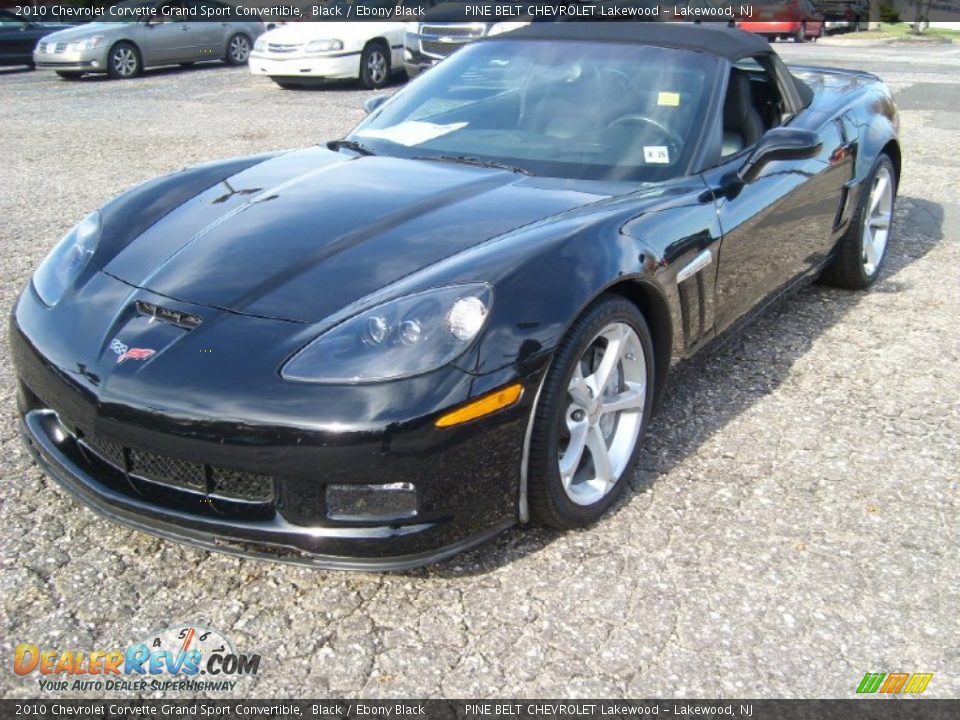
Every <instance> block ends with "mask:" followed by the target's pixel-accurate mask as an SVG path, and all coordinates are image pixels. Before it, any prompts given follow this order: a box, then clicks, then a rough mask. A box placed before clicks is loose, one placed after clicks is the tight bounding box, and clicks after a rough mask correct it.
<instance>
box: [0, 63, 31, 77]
mask: <svg viewBox="0 0 960 720" xmlns="http://www.w3.org/2000/svg"><path fill="white" fill-rule="evenodd" d="M33 71H34V70H33V68H32V67H27V66H26V65H24V66H21V67H17V66H14V67H0V75H22V74H23V73H30V72H33Z"/></svg>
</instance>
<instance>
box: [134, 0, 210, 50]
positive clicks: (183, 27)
mask: <svg viewBox="0 0 960 720" xmlns="http://www.w3.org/2000/svg"><path fill="white" fill-rule="evenodd" d="M165 8H166V10H164V9H165ZM182 8H183V2H181V0H172V1H171V2H165V3H161V4H160V5H159V6H158V14H157V16H156V18H154V19H153V20H151V21H150V22H148V23H147V24H146V29H145V31H144V33H143V45H144V47H143V55H144V64H146V65H166V64H169V63H177V62H188V61H190V60H194V59H195V58H196V54H197V50H196V47H195V46H196V41H195V39H194V34H193V28H192V27H191V26H192V25H194V24H195V23H190V22H185V21H183V20H180V19H178V18H180V17H183V16H182V15H178V14H177V10H180V9H182Z"/></svg>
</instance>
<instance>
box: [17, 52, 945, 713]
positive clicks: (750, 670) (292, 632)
mask: <svg viewBox="0 0 960 720" xmlns="http://www.w3.org/2000/svg"><path fill="white" fill-rule="evenodd" d="M778 49H779V50H781V51H782V53H783V55H784V56H785V57H786V59H787V60H788V61H789V62H803V63H811V64H825V65H835V66H852V67H859V68H863V69H869V70H873V71H875V72H878V73H879V74H881V75H882V76H884V77H885V78H886V79H887V81H888V82H889V83H890V84H891V86H892V87H893V88H894V90H895V91H896V93H897V98H898V101H899V103H900V107H901V110H902V122H903V146H904V172H903V180H902V185H901V188H900V201H899V206H898V211H897V221H896V226H895V232H894V236H893V239H892V245H891V247H890V250H889V253H890V255H889V257H888V260H887V263H886V266H885V269H884V272H883V275H882V278H881V280H880V281H879V282H878V284H877V285H876V286H875V288H874V289H873V291H871V292H868V293H863V294H861V293H851V292H844V291H839V290H833V289H828V288H823V287H818V286H815V287H812V288H810V289H807V290H805V291H803V292H801V293H800V294H799V295H798V296H796V297H794V298H792V299H790V300H788V301H786V302H785V303H783V304H782V305H781V306H780V307H779V308H777V309H776V310H774V311H773V312H771V313H769V314H768V315H766V316H765V317H764V318H763V319H761V321H760V322H758V323H756V324H755V325H753V326H752V327H750V328H749V329H748V330H747V331H746V332H744V333H743V334H741V335H740V336H738V337H736V338H734V339H733V340H731V341H730V342H728V343H727V344H725V345H724V346H723V347H721V348H719V349H718V350H716V351H715V352H713V353H711V354H710V355H708V356H704V357H702V358H699V359H695V360H693V361H691V362H689V363H686V364H683V365H681V366H679V367H677V368H676V371H675V373H674V375H673V378H672V381H671V382H672V384H671V387H670V390H669V395H668V397H667V401H666V404H665V409H664V411H663V412H662V413H661V414H660V415H659V416H658V417H657V418H656V419H655V421H654V422H653V425H652V427H651V431H650V437H649V439H648V441H647V443H646V446H645V449H644V450H643V452H642V454H641V458H640V462H639V465H638V467H637V468H636V471H635V472H634V475H633V478H632V491H631V492H629V493H627V495H626V497H625V498H624V499H623V500H622V502H620V503H619V505H618V506H617V507H616V508H615V510H614V512H612V513H611V514H610V515H608V516H607V517H606V518H605V519H604V520H603V521H602V522H601V523H599V524H598V525H597V526H595V527H593V528H590V529H588V530H584V531H580V532H568V533H557V532H552V531H549V532H548V531H545V530H541V529H535V528H534V529H531V528H526V529H517V530H513V531H509V532H507V533H506V534H504V535H502V536H501V537H499V538H498V539H497V540H495V541H494V542H493V543H490V544H488V545H486V546H484V547H481V548H479V549H477V550H474V551H472V552H469V553H467V554H465V555H462V556H459V557H457V558H455V559H453V560H450V561H448V562H445V563H442V564H440V565H437V566H435V567H431V568H428V569H424V570H420V571H415V572H409V573H399V574H379V575H377V574H372V575H364V574H355V573H345V572H319V571H311V570H307V569H302V568H297V567H288V566H284V565H279V564H272V563H264V562H255V561H246V560H238V559H234V558H229V557H225V556H221V555H211V554H208V553H205V552H200V551H197V550H192V549H188V548H186V547H182V546H180V545H176V544H174V543H171V542H167V541H161V540H157V539H153V538H151V537H149V536H147V535H144V534H141V533H138V532H133V531H129V530H126V529H123V528H121V527H119V526H116V525H113V524H110V523H108V522H105V521H103V520H100V519H99V518H98V517H96V516H95V515H94V514H93V513H91V512H90V511H88V510H86V509H82V508H81V507H79V506H78V505H77V504H76V503H75V502H74V501H73V500H72V499H70V498H69V497H68V496H67V495H66V494H65V493H64V492H63V491H61V490H60V489H59V487H58V486H56V485H55V483H54V482H53V481H51V480H49V479H47V478H46V477H45V476H44V475H43V474H42V473H41V472H40V471H39V470H38V469H37V467H36V466H34V465H33V464H32V463H31V462H30V459H29V456H28V454H27V452H26V451H25V450H24V449H23V448H22V447H21V443H20V440H19V437H18V433H17V427H16V421H15V403H14V380H13V375H12V370H11V365H10V361H9V356H8V349H7V346H6V340H5V338H4V340H3V341H2V344H0V373H2V384H0V389H2V403H3V404H2V407H3V414H2V425H0V432H2V435H0V441H2V443H3V455H2V457H3V459H2V461H0V462H2V476H3V483H2V487H0V556H2V570H0V573H2V574H0V587H2V588H4V589H3V591H2V608H0V657H2V658H3V663H4V664H5V665H6V669H5V670H4V671H3V672H0V693H2V695H3V696H4V697H30V696H36V695H37V694H38V693H39V688H38V687H37V684H36V680H35V679H27V680H25V679H21V678H19V677H17V676H16V675H14V674H13V672H11V671H10V661H11V658H12V656H13V647H14V645H15V644H16V643H18V642H32V643H36V644H38V645H41V646H43V647H49V648H60V649H67V648H70V649H82V650H86V651H89V650H94V649H110V648H114V647H126V645H128V644H129V643H130V642H131V641H132V640H134V639H136V638H140V637H142V636H144V635H146V634H147V633H148V632H150V631H152V630H155V629H158V628H163V627H166V626H170V625H174V624H179V623H181V622H184V623H199V624H202V625H207V626H211V627H214V628H218V629H220V630H222V631H223V632H224V634H226V635H227V636H229V637H231V638H232V639H233V641H234V645H235V646H236V647H237V648H238V649H239V650H241V651H243V652H257V653H260V654H261V655H262V656H263V661H262V663H261V673H260V675H258V676H257V677H256V678H248V679H245V680H243V681H241V682H240V683H239V684H238V686H237V691H236V692H237V694H238V695H247V696H249V695H253V696H258V697H285V696H286V697H291V696H313V697H321V696H327V695H329V696H341V697H355V696H365V697H371V696H374V697H377V696H396V697H421V696H443V697H473V696H491V695H492V696H504V697H506V696H522V697H550V696H554V697H561V696H575V697H576V696H579V697H584V696H594V697H596V696H607V697H609V696H633V697H657V696H662V697H672V696H690V697H717V696H720V697H749V696H780V697H851V696H852V695H853V693H854V690H855V689H856V686H857V684H858V683H859V681H860V679H861V678H862V677H863V674H864V673H865V672H867V671H871V672H893V671H905V672H914V671H916V672H920V671H924V672H932V673H934V677H933V680H932V682H931V683H930V685H929V687H928V689H927V691H926V695H928V696H930V695H932V696H936V697H957V696H960V593H958V588H960V552H958V541H960V519H958V518H960V478H958V475H960V399H958V395H960V393H958V388H960V327H958V323H957V316H958V309H960V230H958V227H960V200H958V195H957V188H958V187H960V159H958V156H957V147H958V146H960V116H958V115H957V114H956V110H957V108H958V107H960V49H954V48H952V47H950V46H941V47H933V48H928V49H916V48H890V47H887V48H869V49H866V48H864V49H855V48H845V47H818V46H815V45H814V46H797V47H794V46H793V45H791V44H778ZM370 95H371V93H366V92H362V91H359V90H357V89H356V88H355V86H353V85H350V84H337V85H333V86H330V87H327V88H324V89H321V90H316V91H283V90H280V89H279V88H277V87H276V86H274V85H273V84H272V83H270V82H268V81H266V80H264V79H258V78H253V77H251V76H250V75H249V74H248V73H247V72H246V71H245V70H244V69H228V68H226V67H220V66H210V67H198V68H196V69H194V70H190V71H180V70H179V69H178V70H176V71H155V72H150V73H147V74H146V75H145V76H144V77H142V78H139V79H137V80H132V81H125V82H110V81H105V80H99V79H91V80H84V81H80V82H72V83H67V82H62V81H60V80H58V79H57V78H56V77H55V76H53V75H52V74H48V73H42V72H19V71H11V72H2V73H0V98H2V102H0V138H2V151H0V152H2V155H0V158H2V159H0V188H2V192H0V254H2V267H0V281H2V283H0V293H2V297H0V301H2V302H0V304H2V306H3V307H4V308H9V307H10V306H11V305H12V304H13V302H14V298H15V296H16V294H17V293H18V292H19V290H20V288H21V287H22V286H23V284H24V283H25V282H26V281H27V278H28V277H29V274H30V272H31V270H32V268H33V267H34V266H35V265H36V264H37V263H38V262H39V261H40V259H41V258H42V257H43V255H44V254H45V253H46V252H47V250H48V249H49V248H50V247H51V246H52V244H53V243H54V242H55V241H56V240H57V238H58V237H59V236H60V235H61V234H62V233H63V232H64V231H66V230H67V229H68V228H69V227H70V226H71V225H72V224H73V223H74V222H76V221H77V219H79V218H81V217H83V215H84V214H86V212H88V211H89V210H90V209H92V208H94V207H96V206H98V205H100V204H102V203H103V202H104V201H106V200H107V199H109V198H110V197H112V196H114V195H116V194H117V193H119V192H121V191H123V190H125V189H128V188H130V187H132V186H133V185H135V184H137V183H139V182H141V181H144V180H146V179H148V178H151V177H153V176H155V175H157V174H160V173H165V172H168V171H171V170H175V169H177V168H180V167H183V166H185V165H189V164H194V163H199V162H204V161H208V160H214V159H218V158H223V157H227V156H231V155H240V154H248V153H253V152H259V151H263V150H271V149H277V148H287V147H294V146H300V145H305V144H309V143H312V142H317V141H320V140H322V139H329V138H333V137H339V136H341V135H342V134H343V133H344V132H345V131H346V130H347V129H348V128H349V127H350V126H351V125H352V124H353V123H355V122H356V121H357V120H359V119H360V118H361V116H362V110H361V109H360V107H361V103H362V101H363V100H364V99H366V98H367V97H369V96H370ZM370 200H371V202H375V201H376V198H375V197H371V199H370ZM51 697H52V695H51ZM83 697H90V695H89V694H87V695H83Z"/></svg>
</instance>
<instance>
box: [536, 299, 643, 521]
mask: <svg viewBox="0 0 960 720" xmlns="http://www.w3.org/2000/svg"><path fill="white" fill-rule="evenodd" d="M611 323H624V324H626V325H629V326H630V328H632V329H633V330H634V331H635V332H636V334H637V337H638V338H639V340H640V346H641V348H642V350H643V355H644V361H645V364H646V396H645V398H644V401H643V415H642V417H641V422H640V429H639V434H638V435H637V437H636V441H635V445H634V447H633V450H632V452H631V453H630V455H629V460H628V461H627V463H626V465H625V469H624V470H623V472H622V473H621V474H620V476H619V478H618V479H617V481H616V483H615V484H614V485H613V486H612V488H611V489H609V490H608V491H607V493H606V495H604V496H603V497H602V498H601V499H600V500H598V501H597V502H595V503H593V504H590V505H583V504H578V503H575V502H574V501H573V500H571V498H570V497H569V495H568V494H567V492H566V491H565V490H564V487H563V483H562V481H561V478H560V466H559V462H558V458H559V457H560V448H561V438H560V435H561V432H560V428H561V426H562V423H564V422H565V418H566V414H567V410H568V406H569V404H570V400H571V396H570V395H569V394H568V388H569V385H570V380H571V378H572V377H573V372H574V370H575V368H576V367H577V366H578V364H579V363H580V361H581V358H582V357H583V356H584V354H585V353H586V352H587V350H588V348H589V347H590V346H591V344H592V343H593V342H594V341H595V339H596V338H597V336H598V333H600V332H601V330H602V329H603V328H605V327H607V326H608V325H610V324H611ZM654 367H655V365H654V355H653V341H652V339H651V337H650V330H649V328H648V327H647V323H646V320H644V317H643V315H642V314H641V313H640V311H639V310H638V309H637V308H636V306H635V305H633V303H631V302H629V301H627V300H626V299H624V298H622V297H620V296H619V295H603V296H601V297H600V298H598V299H597V300H596V301H595V302H594V303H593V304H592V305H591V306H590V307H588V308H587V309H586V310H585V311H584V313H583V314H582V315H581V316H580V317H579V318H578V319H577V321H576V322H575V323H574V324H573V326H572V327H571V328H570V330H569V331H568V332H567V335H566V336H565V337H564V339H563V340H562V341H561V343H560V346H559V347H558V349H557V351H556V354H555V355H554V359H553V362H552V363H551V365H550V370H549V371H548V374H547V377H546V379H545V381H544V384H543V389H542V390H541V392H540V397H539V399H538V401H537V405H536V407H535V408H534V410H533V412H534V420H533V432H532V434H531V436H530V448H529V457H528V463H527V493H528V499H529V503H530V510H531V514H532V517H533V519H534V520H536V521H537V522H539V523H542V524H544V525H550V526H552V527H557V528H563V529H569V528H576V527H583V526H585V525H589V524H590V523H592V522H594V521H596V520H597V519H598V518H599V517H600V516H601V515H602V514H603V513H604V512H605V511H606V510H607V508H609V507H610V505H611V504H612V503H613V502H614V501H615V500H616V499H617V497H619V495H620V494H621V493H622V492H623V488H624V487H625V486H626V484H627V476H628V475H629V473H630V471H631V468H632V467H633V465H634V463H635V462H636V459H637V454H638V453H639V452H640V447H641V445H642V444H643V438H644V434H645V433H646V428H647V423H648V422H649V419H650V414H651V411H652V408H653V398H654V394H655V391H656V388H655V386H654V385H655V376H654ZM617 422H618V423H619V419H618V421H617Z"/></svg>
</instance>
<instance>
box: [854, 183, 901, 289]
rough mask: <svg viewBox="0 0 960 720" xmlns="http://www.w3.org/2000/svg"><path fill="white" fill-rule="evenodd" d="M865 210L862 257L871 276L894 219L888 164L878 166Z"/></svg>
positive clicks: (866, 271) (875, 269)
mask: <svg viewBox="0 0 960 720" xmlns="http://www.w3.org/2000/svg"><path fill="white" fill-rule="evenodd" d="M865 212H866V217H865V218H864V221H863V238H862V241H861V256H860V258H861V261H862V262H863V272H864V273H865V274H866V275H867V277H871V276H872V275H873V274H874V273H875V272H876V271H877V268H878V267H880V261H881V260H883V253H884V252H885V251H886V249H887V239H888V238H889V236H890V222H891V221H892V219H893V176H892V175H891V173H890V169H889V168H888V167H887V166H886V165H880V167H879V168H877V173H876V175H875V176H874V178H873V187H872V188H871V189H870V199H869V200H868V201H867V205H866V210H865Z"/></svg>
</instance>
